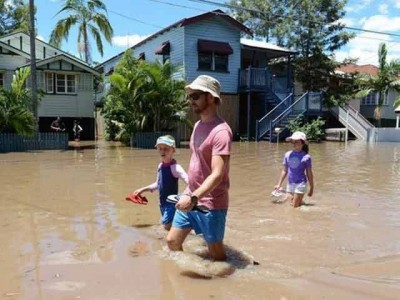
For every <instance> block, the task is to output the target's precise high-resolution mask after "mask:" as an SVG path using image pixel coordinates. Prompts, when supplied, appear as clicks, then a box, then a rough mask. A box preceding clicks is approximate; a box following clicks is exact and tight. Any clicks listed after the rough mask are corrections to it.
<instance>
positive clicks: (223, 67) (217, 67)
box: [198, 52, 229, 72]
mask: <svg viewBox="0 0 400 300" xmlns="http://www.w3.org/2000/svg"><path fill="white" fill-rule="evenodd" d="M198 59H199V70H204V71H216V72H228V65H229V59H228V55H223V54H217V53H214V52H213V53H202V52H199V56H198Z"/></svg>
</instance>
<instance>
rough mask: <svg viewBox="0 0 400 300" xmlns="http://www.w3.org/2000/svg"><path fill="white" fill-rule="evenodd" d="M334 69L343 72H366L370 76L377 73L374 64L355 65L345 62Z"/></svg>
mask: <svg viewBox="0 0 400 300" xmlns="http://www.w3.org/2000/svg"><path fill="white" fill-rule="evenodd" d="M336 71H339V72H343V73H345V74H355V73H359V74H367V75H371V76H376V75H378V67H377V66H374V65H357V64H346V65H341V66H340V67H339V68H337V69H336Z"/></svg>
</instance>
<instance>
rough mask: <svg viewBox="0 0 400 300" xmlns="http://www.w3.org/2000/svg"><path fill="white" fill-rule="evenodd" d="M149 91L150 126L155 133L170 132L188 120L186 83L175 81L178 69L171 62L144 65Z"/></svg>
mask: <svg viewBox="0 0 400 300" xmlns="http://www.w3.org/2000/svg"><path fill="white" fill-rule="evenodd" d="M143 66H144V71H145V72H146V77H147V78H148V80H147V81H146V84H147V87H146V89H147V90H148V91H149V95H148V96H149V102H148V105H149V110H150V115H152V116H153V117H152V119H151V120H149V125H150V126H152V127H153V128H152V129H153V130H154V131H160V130H170V129H171V128H172V127H175V125H176V122H177V121H183V120H186V111H187V101H186V100H185V98H184V95H185V91H184V87H185V81H183V80H176V79H174V77H173V76H174V75H175V74H177V73H178V69H177V68H176V67H174V66H173V65H172V64H171V63H170V62H169V60H167V61H166V62H165V63H161V62H160V61H158V60H157V61H156V62H153V63H148V64H144V65H143Z"/></svg>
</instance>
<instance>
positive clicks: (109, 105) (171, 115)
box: [102, 50, 187, 142]
mask: <svg viewBox="0 0 400 300" xmlns="http://www.w3.org/2000/svg"><path fill="white" fill-rule="evenodd" d="M175 71H176V68H175V67H173V66H172V65H171V64H170V63H169V62H167V63H164V64H162V63H159V62H156V63H148V62H145V61H140V60H138V59H136V58H135V57H133V56H132V50H127V51H126V52H125V54H124V56H123V58H122V59H121V61H120V62H119V63H118V64H117V66H116V68H115V72H114V73H113V74H112V75H111V76H110V79H109V80H110V83H111V89H110V91H109V92H108V94H107V97H106V101H105V103H104V107H103V108H102V115H103V116H104V119H105V120H106V126H107V128H106V130H107V135H108V138H109V139H114V138H115V137H116V136H117V135H122V141H123V142H126V141H127V140H128V138H129V137H130V136H132V135H134V134H135V133H138V132H147V131H160V130H171V129H175V128H176V125H177V123H178V122H182V121H185V120H186V113H187V101H186V100H185V98H184V85H185V82H184V81H183V80H179V79H177V78H174V77H173V76H172V75H173V74H176V73H175Z"/></svg>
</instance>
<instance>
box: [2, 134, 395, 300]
mask: <svg viewBox="0 0 400 300" xmlns="http://www.w3.org/2000/svg"><path fill="white" fill-rule="evenodd" d="M289 149H291V145H290V144H286V143H281V144H269V143H267V142H261V143H239V142H237V143H234V145H233V153H232V158H231V172H230V174H231V189H230V199H231V201H230V209H229V212H228V219H227V230H226V234H225V243H226V245H227V247H228V248H229V249H230V250H229V251H228V253H230V256H229V259H230V261H232V262H233V264H234V265H235V266H236V270H235V272H234V273H233V274H232V275H230V276H228V277H225V278H220V277H215V278H212V279H204V278H196V277H194V276H188V275H187V274H185V272H183V271H182V266H181V265H179V264H177V262H176V261H175V260H176V258H175V259H174V257H173V255H171V254H170V253H168V251H167V250H165V241H164V239H163V238H164V237H165V235H166V233H165V232H164V231H163V229H161V226H159V225H158V223H159V218H160V212H159V209H158V204H157V194H156V193H154V194H146V196H147V198H148V199H149V204H148V205H147V206H145V205H137V204H133V203H131V202H128V201H125V196H126V195H127V194H129V193H130V192H132V191H134V190H135V189H137V188H139V187H141V186H143V185H147V184H149V183H151V182H153V181H154V180H155V177H156V168H157V165H158V163H159V156H158V154H157V152H156V151H155V150H152V149H150V150H139V149H131V148H127V147H120V146H118V145H116V144H112V143H105V142H102V141H100V142H99V143H98V144H97V145H96V146H95V147H89V146H88V147H84V143H83V142H82V147H81V148H77V149H76V150H69V151H43V152H30V153H6V154H0V182H1V190H0V243H1V247H2V249H1V256H0V266H1V274H0V299H63V300H64V299H96V300H97V299H100V300H103V299H104V300H106V299H107V300H109V299H399V295H400V196H399V195H400V144H398V143H379V144H371V145H370V144H365V143H362V142H349V143H348V144H345V143H335V142H324V143H320V144H313V143H312V144H310V154H311V156H312V158H313V171H314V177H315V192H314V196H313V197H311V198H309V197H306V198H305V202H306V205H305V206H302V207H301V208H299V209H293V208H292V207H291V206H290V204H289V203H282V204H276V203H273V202H272V200H273V199H272V197H271V195H270V193H271V191H272V189H273V186H274V185H275V184H276V183H277V181H278V177H279V174H280V170H281V162H282V159H283V155H284V153H285V152H286V151H288V150H289ZM189 155H190V153H189V150H188V149H177V152H176V155H175V158H176V160H177V161H178V163H180V164H181V165H182V166H183V167H184V168H187V166H188V162H189ZM183 188H184V187H183V184H182V182H180V190H181V191H182V190H183ZM188 243H189V245H188V249H189V250H190V249H191V248H192V249H193V248H196V243H198V239H196V238H195V237H190V239H189V241H188ZM190 243H192V246H191V245H190ZM193 245H194V246H193ZM189 252H190V251H189ZM240 255H243V256H246V257H252V258H254V260H256V261H257V262H258V263H259V265H252V264H241V263H238V262H236V263H235V261H237V260H238V257H239V256H240ZM182 259H186V261H184V263H186V264H189V265H190V264H191V263H193V262H192V261H191V259H190V258H185V257H183V258H182ZM181 263H182V262H181Z"/></svg>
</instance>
